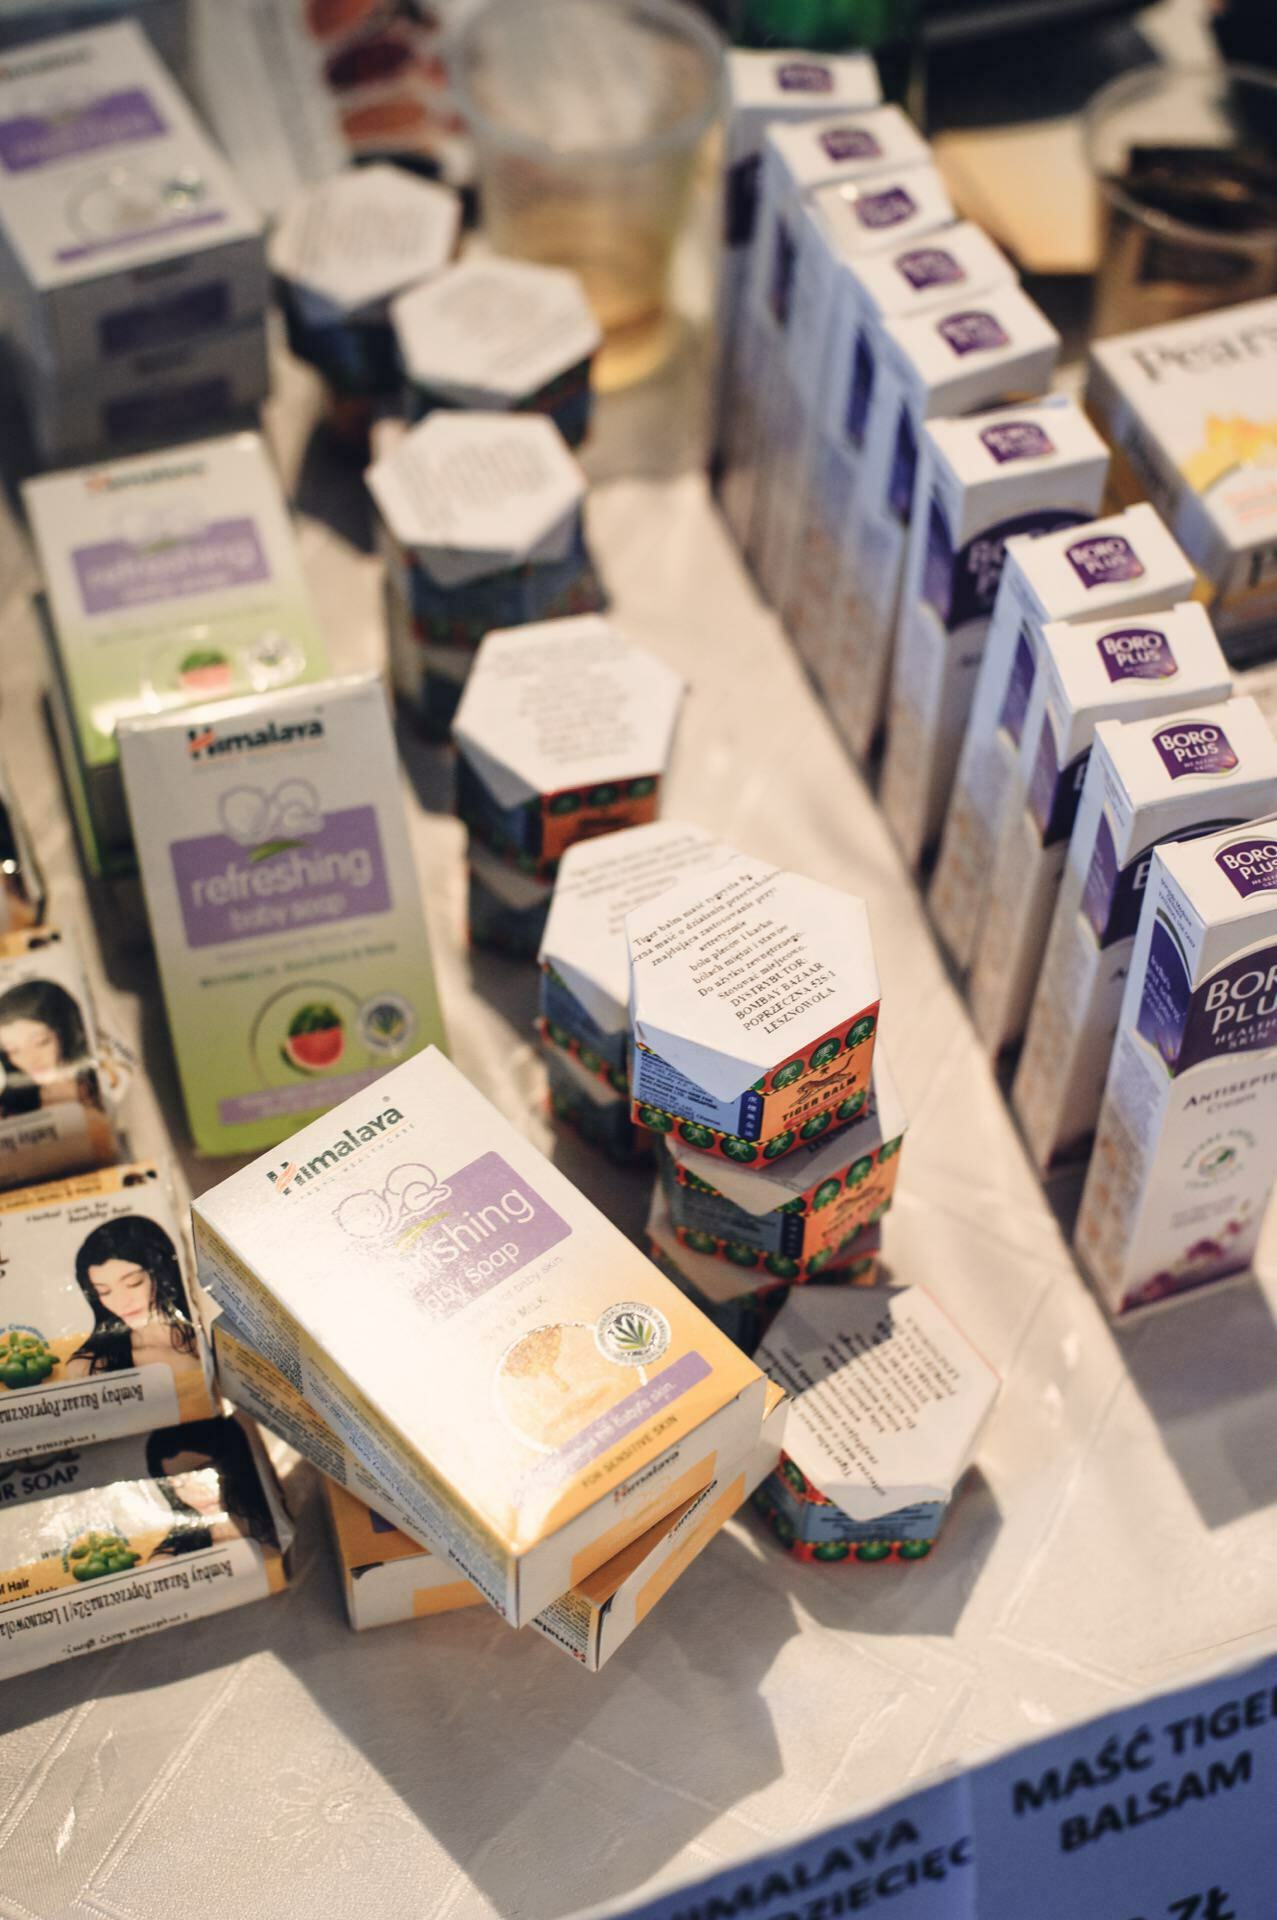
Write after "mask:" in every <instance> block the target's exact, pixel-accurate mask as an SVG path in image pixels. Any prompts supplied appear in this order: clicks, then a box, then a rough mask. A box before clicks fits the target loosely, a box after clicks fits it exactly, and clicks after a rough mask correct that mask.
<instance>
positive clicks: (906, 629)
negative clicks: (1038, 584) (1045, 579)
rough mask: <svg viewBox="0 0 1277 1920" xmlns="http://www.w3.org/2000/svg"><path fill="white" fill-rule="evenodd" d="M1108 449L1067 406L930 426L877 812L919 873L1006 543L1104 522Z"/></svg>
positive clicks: (948, 782) (1059, 403)
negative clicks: (1097, 518)
mask: <svg viewBox="0 0 1277 1920" xmlns="http://www.w3.org/2000/svg"><path fill="white" fill-rule="evenodd" d="M1107 472H1108V452H1107V450H1106V448H1105V446H1104V443H1103V441H1102V440H1101V439H1100V437H1099V435H1098V434H1097V433H1096V431H1095V429H1094V428H1093V427H1092V426H1091V425H1090V423H1089V422H1088V421H1087V420H1086V418H1085V416H1084V415H1083V413H1082V411H1081V409H1080V408H1079V407H1077V406H1076V405H1075V404H1074V403H1073V402H1072V401H1071V400H1066V399H1064V398H1063V397H1059V396H1057V397H1056V398H1054V399H1049V400H1043V401H1040V402H1039V403H1038V404H1037V405H1036V406H1026V407H1014V408H1010V409H1001V410H999V411H997V412H994V413H979V414H974V415H972V416H971V417H970V418H967V419H962V420H932V421H930V422H929V423H928V425H927V428H926V430H925V432H924V434H923V441H922V449H921V457H920V465H919V472H918V483H917V500H918V511H917V513H916V514H915V516H914V521H913V525H912V527H911V529H910V534H909V546H908V551H907V554H906V560H905V582H904V591H903V594H902V596H901V604H900V620H899V626H898V629H897V633H896V651H895V662H894V665H893V668H892V677H891V691H890V697H889V699H888V703H887V744H886V752H885V757H884V760H883V768H882V780H881V800H882V809H883V812H884V813H885V814H886V816H887V820H888V822H889V824H890V826H891V828H892V831H893V832H894V834H895V836H896V839H897V840H898V841H899V843H900V846H901V848H902V850H903V851H904V854H905V857H906V859H907V860H908V861H909V862H910V864H911V865H913V866H917V865H919V864H920V863H921V862H922V861H923V860H924V859H925V858H926V857H927V856H929V855H930V854H931V853H932V852H934V848H935V842H936V840H937V838H938V836H939V832H940V828H941V826H942V824H943V821H944V813H945V808H946V806H947V805H948V801H949V791H950V788H951V787H952V785H953V776H954V772H955V770H956V768H957V764H958V754H959V752H960V751H961V748H962V736H963V734H964V733H965V731H966V725H967V717H968V715H969V713H970V711H971V697H972V694H973V693H974V691H975V682H976V676H977V674H978V673H979V671H980V661H981V659H982V658H983V655H984V643H985V639H986V636H987V634H988V631H989V621H990V619H991V617H992V614H993V605H994V601H995V599H996V597H997V591H998V586H999V583H1000V581H1001V579H1002V565H1003V561H1004V560H1005V558H1006V543H1007V541H1008V540H1010V539H1012V538H1014V537H1015V536H1016V535H1019V534H1032V535H1037V534H1042V533H1050V532H1054V531H1055V530H1057V529H1058V528H1060V527H1071V526H1076V525H1077V524H1078V522H1079V521H1082V520H1089V519H1090V518H1091V516H1092V515H1093V514H1095V513H1096V512H1097V511H1098V510H1099V505H1100V498H1101V495H1102V494H1103V492H1104V480H1105V476H1106V474H1107Z"/></svg>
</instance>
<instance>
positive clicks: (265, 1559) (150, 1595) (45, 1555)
mask: <svg viewBox="0 0 1277 1920" xmlns="http://www.w3.org/2000/svg"><path fill="white" fill-rule="evenodd" d="M292 1538H293V1531H292V1524H291V1522H290V1520H289V1518H288V1514H287V1512H286V1510H285V1507H284V1502H283V1498H282V1496H281V1494H280V1491H279V1486H278V1484H277V1482H276V1480H275V1476H274V1473H273V1472H272V1470H271V1465H270V1462H269V1461H268V1460H267V1458H266V1454H265V1452H264V1450H263V1448H262V1446H261V1443H260V1441H259V1440H258V1439H257V1436H256V1435H255V1434H254V1433H253V1431H252V1429H251V1428H250V1427H249V1426H248V1425H247V1424H243V1425H241V1423H240V1422H239V1421H238V1420H226V1419H218V1420H196V1421H192V1422H190V1423H188V1424H187V1425H185V1426H180V1427H160V1428H158V1429H157V1430H155V1431H154V1432H152V1433H146V1434H141V1433H137V1434H130V1435H128V1436H127V1437H126V1438H121V1439H118V1440H108V1441H106V1442H104V1443H103V1444H102V1445H101V1446H98V1447H84V1448H74V1447H73V1448H70V1449H68V1450H67V1451H66V1452H63V1453H57V1454H51V1455H49V1456H47V1457H46V1458H44V1459H39V1460H21V1461H17V1462H15V1463H14V1464H13V1465H12V1466H10V1467H9V1468H8V1469H6V1471H5V1472H4V1474H3V1477H0V1677H6V1678H7V1677H8V1676H10V1675H13V1674H18V1673H30V1672H32V1671H33V1669H35V1668H37V1667H47V1666H52V1665H53V1664H54V1663H55V1662H56V1661H59V1660H70V1659H71V1658H73V1657H74V1656H75V1655H76V1654H80V1653H94V1652H96V1651H98V1650H99V1649H100V1648H104V1647H119V1646H121V1645H123V1643H124V1642H125V1641H126V1640H136V1639H139V1638H140V1637H141V1635H142V1634H144V1633H158V1632H159V1631H160V1629H161V1628H163V1627H182V1626H187V1625H189V1624H190V1623H193V1622H195V1621H199V1620H202V1619H204V1618H206V1617H207V1616H208V1615H209V1614H213V1613H224V1612H225V1611H226V1610H227V1608H229V1607H242V1606H244V1605H245V1604H246V1603H247V1602H248V1601H250V1600H264V1599H265V1598H266V1597H267V1595H268V1594H272V1593H279V1592H281V1591H282V1590H283V1588H284V1586H285V1585H286V1580H287V1575H286V1571H285V1557H286V1555H287V1553H288V1550H289V1548H290V1547H291V1545H292Z"/></svg>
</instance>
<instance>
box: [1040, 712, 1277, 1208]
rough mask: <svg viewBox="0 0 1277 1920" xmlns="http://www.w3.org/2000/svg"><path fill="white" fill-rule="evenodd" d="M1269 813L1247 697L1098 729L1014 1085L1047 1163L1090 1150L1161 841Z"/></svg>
mask: <svg viewBox="0 0 1277 1920" xmlns="http://www.w3.org/2000/svg"><path fill="white" fill-rule="evenodd" d="M1274 810H1277V740H1274V738H1273V734H1272V729H1271V728H1270V727H1269V725H1268V722H1267V720H1266V719H1265V718H1264V716H1263V713H1262V712H1261V711H1260V709H1259V707H1258V706H1257V705H1256V704H1255V702H1254V701H1253V700H1251V699H1240V700H1228V701H1225V702H1222V703H1221V704H1219V705H1215V706H1211V705H1208V704H1207V705H1201V706H1197V705H1193V706H1187V705H1186V706H1184V707H1183V708H1177V709H1176V711H1175V712H1174V713H1173V714H1171V715H1170V716H1169V717H1168V718H1166V719H1161V720H1140V721H1135V720H1129V721H1122V720H1102V721H1101V722H1100V723H1099V725H1098V726H1097V727H1096V729H1095V745H1094V746H1093V747H1092V749H1091V757H1090V761H1089V762H1088V765H1087V769H1086V779H1085V781H1084V782H1083V786H1082V798H1081V801H1080V803H1079V806H1078V816H1077V824H1076V826H1075V827H1074V829H1073V836H1072V838H1071V840H1070V841H1069V851H1068V859H1067V862H1066V865H1065V869H1064V879H1063V881H1062V883H1061V886H1060V893H1059V899H1058V901H1057V903H1056V909H1055V917H1054V919H1053V921H1052V923H1051V933H1050V938H1049V939H1048V941H1047V947H1046V956H1045V958H1044V960H1043V962H1042V972H1041V975H1040V977H1039V980H1038V985H1037V991H1036V993H1035V995H1034V999H1033V1004H1032V1007H1031V1009H1030V1012H1029V1021H1028V1026H1027V1028H1026V1030H1025V1036H1024V1047H1023V1050H1022V1052H1021V1054H1020V1061H1019V1065H1018V1067H1017V1069H1016V1075H1015V1081H1014V1084H1013V1086H1012V1089H1011V1104H1012V1105H1013V1107H1014V1108H1015V1111H1016V1114H1017V1116H1018V1118H1019V1121H1020V1125H1021V1128H1022V1129H1023V1132H1024V1137H1025V1139H1026V1140H1027V1142H1028V1145H1029V1150H1030V1152H1031V1153H1032V1155H1033V1159H1034V1163H1035V1164H1036V1166H1037V1168H1038V1170H1039V1172H1042V1173H1047V1172H1049V1171H1051V1169H1052V1168H1053V1167H1055V1166H1056V1165H1058V1164H1062V1163H1064V1162H1067V1161H1070V1160H1078V1159H1081V1158H1082V1157H1083V1156H1084V1155H1085V1153H1086V1152H1087V1150H1088V1148H1089V1146H1090V1142H1091V1136H1092V1135H1093V1133H1094V1131H1095V1122H1096V1119H1097V1118H1098V1115H1099V1111H1100V1100H1101V1097H1102V1095H1103V1092H1104V1081H1105V1077H1106V1075H1107V1073H1108V1066H1109V1060H1110V1058H1111V1057H1112V1052H1113V1037H1114V1035H1115V1034H1116V1032H1117V1023H1118V1016H1119V1015H1120V1013H1121V1009H1122V992H1123V989H1124V987H1125V985H1126V978H1127V975H1128V973H1129V972H1130V965H1131V951H1132V948H1133V947H1134V944H1135V930H1136V925H1137V923H1138V919H1139V911H1140V904H1141V902H1142V900H1143V898H1144V892H1145V888H1146V886H1147V884H1148V876H1149V870H1150V868H1151V866H1152V861H1153V849H1154V847H1155V846H1156V845H1157V844H1158V842H1159V841H1164V840H1187V839H1191V838H1196V837H1197V836H1198V835H1200V834H1204V833H1212V832H1218V831H1219V830H1220V829H1221V828H1223V827H1239V826H1242V825H1244V823H1245V822H1246V821H1248V820H1254V819H1257V818H1259V817H1260V816H1262V815H1264V814H1267V813H1271V812H1273V811H1274Z"/></svg>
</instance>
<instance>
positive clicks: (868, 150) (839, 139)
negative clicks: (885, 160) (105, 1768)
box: [820, 127, 882, 162]
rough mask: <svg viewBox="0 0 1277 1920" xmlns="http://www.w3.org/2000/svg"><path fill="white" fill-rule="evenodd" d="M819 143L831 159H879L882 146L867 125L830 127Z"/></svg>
mask: <svg viewBox="0 0 1277 1920" xmlns="http://www.w3.org/2000/svg"><path fill="white" fill-rule="evenodd" d="M820 144H821V146H822V147H823V148H824V150H825V152H826V154H827V155H828V156H829V158H830V159H831V160H834V161H839V162H841V161H843V160H881V158H882V148H881V146H880V145H879V144H878V142H877V140H875V138H874V136H873V134H872V133H870V131H869V129H868V128H867V127H830V128H828V130H827V131H826V132H824V133H822V134H821V136H820Z"/></svg>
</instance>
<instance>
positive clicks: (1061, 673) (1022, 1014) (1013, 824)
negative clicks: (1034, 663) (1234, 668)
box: [970, 602, 1232, 1054]
mask: <svg viewBox="0 0 1277 1920" xmlns="http://www.w3.org/2000/svg"><path fill="white" fill-rule="evenodd" d="M1231 691H1232V674H1231V672H1230V671H1229V667H1228V662H1227V661H1226V660H1225V658H1224V656H1223V653H1222V652H1221V650H1220V645H1219V641H1218V640H1217V639H1216V637H1215V630H1214V628H1213V627H1212V626H1211V623H1210V616H1209V615H1208V614H1207V612H1206V610H1205V608H1204V607H1201V606H1199V605H1197V603H1196V602H1188V603H1186V604H1185V605H1183V606H1178V607H1173V608H1171V609H1170V610H1169V611H1168V612H1166V613H1152V614H1145V615H1144V616H1143V617H1142V618H1140V619H1134V618H1132V616H1131V615H1130V614H1127V613H1121V614H1118V615H1117V616H1116V617H1115V618H1110V619H1108V620H1087V621H1073V622H1070V621H1067V620H1062V621H1060V622H1058V623H1054V624H1052V625H1051V626H1048V627H1046V628H1044V629H1043V633H1042V644H1041V648H1040V651H1039V656H1038V671H1037V677H1036V680H1035V682H1034V687H1033V693H1032V696H1031V698H1030V700H1029V705H1028V710H1027V713H1026V716H1025V723H1024V737H1023V739H1022V741H1021V743H1020V755H1019V759H1018V761H1017V763H1016V767H1015V770H1014V772H1013V774H1012V776H1011V785H1010V791H1009V794H1008V799H1007V807H1006V813H1005V817H1004V821H1003V826H1002V831H1001V833H1000V835H999V837H998V845H997V850H996V853H995V855H994V860H993V872H992V875H991V877H990V881H989V891H988V896H987V899H986V901H985V909H984V915H983V920H982V930H981V936H980V941H979V944H978V946H977V948H976V957H975V963H974V966H973V968H972V972H971V988H970V993H971V1013H972V1018H973V1019H974V1021H975V1024H976V1031H977V1032H978V1033H979V1035H980V1038H981V1040H982V1041H983V1042H984V1045H985V1047H986V1048H987V1049H988V1051H989V1052H990V1053H991V1054H998V1053H1000V1052H1001V1051H1002V1050H1003V1049H1004V1048H1005V1047H1010V1046H1013V1045H1014V1044H1015V1043H1016V1041H1018V1040H1019V1039H1020V1038H1021V1036H1022V1035H1023V1033H1024V1026H1025V1022H1026V1020H1027V1018H1028V1012H1029V1005H1030V1002H1031V1000H1032V998H1033V990H1034V987H1035V986H1036V984H1037V978H1038V973H1039V971H1040V969H1041V965H1042V956H1043V952H1044V950H1045V947H1046V939H1047V934H1048V932H1049V931H1050V926H1051V918H1052V915H1053V913H1054V911H1055V901H1056V896H1057V894H1058V892H1059V887H1060V881H1061V878H1062V877H1063V873H1064V863H1065V860H1066V858H1067V856H1068V849H1069V841H1070V839H1071V837H1072V833H1073V828H1074V825H1075V823H1076V820H1077V812H1078V803H1079V800H1080V799H1081V794H1082V785H1083V782H1084V780H1085V778H1086V768H1087V761H1088V759H1089V757H1090V752H1091V745H1092V742H1093V741H1094V739H1095V729H1096V727H1097V726H1098V725H1099V723H1100V721H1101V720H1124V719H1125V720H1136V719H1145V718H1148V719H1154V718H1159V717H1161V716H1163V715H1165V716H1171V715H1175V714H1182V713H1186V712H1188V711H1189V710H1190V709H1191V708H1193V707H1195V706H1200V705H1213V704H1214V702H1216V701H1218V700H1226V699H1227V698H1228V695H1229V694H1230V693H1231Z"/></svg>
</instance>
